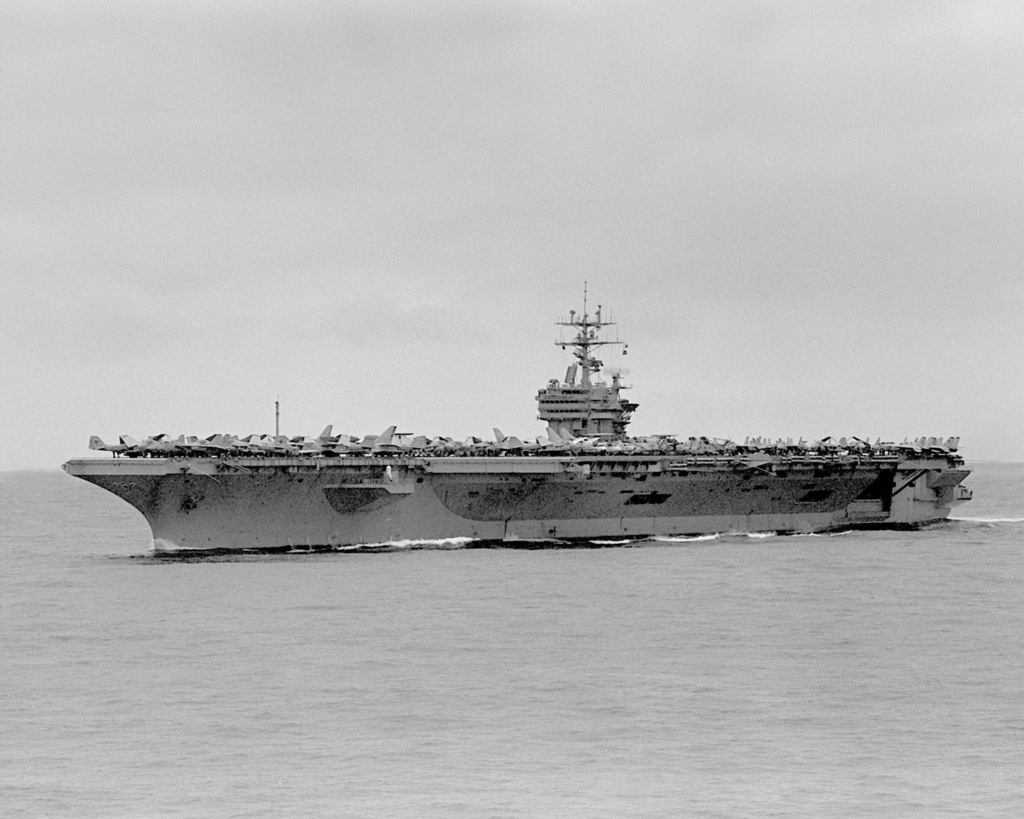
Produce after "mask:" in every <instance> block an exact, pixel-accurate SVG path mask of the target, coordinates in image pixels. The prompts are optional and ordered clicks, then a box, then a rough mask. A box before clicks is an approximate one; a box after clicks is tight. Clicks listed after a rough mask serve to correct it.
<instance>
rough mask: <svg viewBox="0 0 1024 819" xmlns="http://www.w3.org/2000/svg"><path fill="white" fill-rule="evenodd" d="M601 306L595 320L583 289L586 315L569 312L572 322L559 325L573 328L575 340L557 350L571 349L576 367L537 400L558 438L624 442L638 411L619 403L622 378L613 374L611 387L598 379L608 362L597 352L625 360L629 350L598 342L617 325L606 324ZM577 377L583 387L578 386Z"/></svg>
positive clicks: (543, 417) (620, 343) (550, 384)
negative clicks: (616, 351)
mask: <svg viewBox="0 0 1024 819" xmlns="http://www.w3.org/2000/svg"><path fill="white" fill-rule="evenodd" d="M601 309H602V308H601V305H598V306H597V310H596V312H595V313H594V315H591V314H590V312H589V309H588V303H587V285H586V283H584V285H583V312H582V313H577V312H576V311H575V310H570V311H569V318H568V320H565V319H560V320H559V321H556V322H555V325H556V326H558V327H568V328H571V330H572V332H573V333H574V335H573V336H572V337H571V338H568V339H556V341H555V344H556V345H558V346H559V347H561V348H562V349H563V350H564V349H565V348H566V347H571V348H572V354H573V356H574V358H575V359H576V363H574V364H572V365H570V367H569V369H568V370H567V371H566V373H565V381H564V382H563V383H561V384H560V383H559V382H558V381H557V380H556V379H552V380H551V381H549V382H548V386H547V388H546V389H543V390H541V391H540V392H539V393H538V394H537V402H538V405H539V408H540V415H539V418H540V419H541V420H542V421H547V422H548V425H549V426H550V427H553V428H554V429H555V430H556V431H557V432H558V433H559V435H564V436H568V437H572V438H578V437H581V436H582V437H597V438H623V437H625V432H626V425H627V424H628V423H629V420H630V416H631V414H632V412H633V410H635V409H636V408H637V405H636V404H634V403H631V402H629V401H626V400H624V399H622V398H620V397H619V390H621V389H625V388H626V387H625V385H623V384H622V383H621V382H620V376H619V374H618V373H613V374H612V383H611V385H610V386H609V385H607V384H605V383H604V382H603V381H601V380H600V379H598V378H597V376H598V375H599V374H600V372H601V368H602V367H603V366H604V362H603V361H601V360H600V359H598V358H597V356H596V355H595V352H596V351H597V350H598V349H599V348H601V347H606V346H609V345H618V346H621V347H622V348H623V355H625V354H626V351H627V350H628V346H629V345H627V344H626V343H625V342H623V341H620V340H619V339H618V338H616V339H614V340H613V339H603V338H601V336H600V333H601V331H602V330H603V329H604V328H605V327H611V326H613V325H615V322H614V321H610V320H607V321H606V320H605V319H604V317H603V316H602V315H601ZM577 371H579V374H580V381H579V384H577V383H576V374H577Z"/></svg>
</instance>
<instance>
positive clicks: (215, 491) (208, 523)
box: [64, 300, 971, 551]
mask: <svg viewBox="0 0 1024 819" xmlns="http://www.w3.org/2000/svg"><path fill="white" fill-rule="evenodd" d="M612 324H613V322H611V321H608V320H604V319H603V317H602V311H601V307H598V308H597V310H596V311H595V312H594V314H593V315H591V314H590V313H589V312H588V309H587V306H586V300H585V301H584V309H583V311H582V312H579V313H577V312H575V311H571V312H570V313H569V317H568V319H567V320H561V321H559V322H558V325H559V326H560V327H562V328H563V332H564V331H565V330H568V331H569V332H570V335H569V337H567V338H563V339H559V340H558V341H556V343H557V344H559V345H560V346H562V347H564V348H566V349H571V350H572V353H573V357H574V361H573V363H572V364H570V366H569V368H568V370H567V372H566V375H565V378H564V380H563V381H561V382H559V381H558V380H557V379H552V380H551V381H549V382H548V384H547V385H546V386H545V387H544V388H542V389H541V390H540V391H539V392H538V393H537V403H538V411H539V418H540V419H541V420H542V421H544V422H546V424H547V430H546V434H544V435H539V436H537V437H536V438H534V439H530V440H522V439H519V438H516V437H514V436H506V435H504V434H503V433H501V432H500V431H499V430H497V429H495V430H494V440H492V441H483V440H480V439H478V438H470V439H467V440H465V441H455V440H452V439H450V438H434V439H430V438H427V437H425V436H415V437H413V436H411V435H398V434H396V432H395V428H394V427H389V428H388V429H387V430H385V431H384V432H383V433H382V434H380V435H369V436H365V437H362V438H358V437H354V436H346V435H333V434H332V427H330V426H329V427H327V428H326V429H325V430H324V431H323V432H322V433H321V434H320V435H319V436H317V437H316V438H307V437H297V438H294V437H293V438H288V437H285V436H281V435H275V436H269V435H264V436H255V435H251V436H247V437H245V438H238V437H235V436H229V435H212V436H209V437H206V438H202V439H200V438H197V437H192V436H189V437H186V436H180V437H179V438H177V439H170V438H169V437H168V436H165V435H161V436H155V437H152V438H148V439H146V440H145V441H141V442H140V441H135V440H133V439H131V438H128V437H127V436H124V437H122V438H121V439H120V441H119V443H117V444H111V445H108V444H105V443H103V442H102V441H101V440H100V439H98V438H93V439H92V441H91V442H90V446H91V447H92V448H93V449H97V450H105V451H108V452H111V453H112V454H113V457H112V458H110V457H108V458H86V459H75V460H71V461H68V462H67V463H66V464H64V469H65V471H67V472H68V473H69V474H71V475H75V476H77V477H79V478H82V479H84V480H86V481H89V482H91V483H94V484H96V485H97V486H100V487H102V488H104V489H106V490H108V491H110V492H112V493H114V494H115V495H117V496H119V497H120V498H122V499H124V500H125V501H127V502H128V503H130V504H131V505H132V506H134V507H135V508H136V509H138V510H139V511H140V512H141V513H142V514H143V515H144V516H145V518H146V520H147V521H148V522H149V525H150V528H151V529H152V532H153V543H154V547H155V548H156V549H157V550H182V549H197V550H210V549H216V550H242V551H244V550H255V551H275V550H289V549H311V550H330V549H342V548H350V547H358V546H361V545H378V544H393V543H407V542H424V543H427V542H438V541H452V540H460V541H480V542H486V543H502V544H507V545H510V546H514V545H517V544H529V545H544V544H557V545H565V544H573V543H583V544H590V543H593V542H594V541H597V542H608V541H612V542H620V541H632V540H641V539H645V538H668V539H671V538H674V537H687V536H694V535H704V534H709V533H726V532H775V533H797V532H800V533H809V532H823V531H832V530H843V529H850V528H858V527H906V528H913V527H918V526H921V525H924V524H927V523H932V522H935V521H940V520H943V519H945V518H946V517H947V516H948V514H949V512H950V509H952V508H953V507H954V506H955V505H956V504H958V503H962V502H964V501H966V500H969V499H970V497H971V495H970V491H969V490H968V489H967V488H966V487H964V486H962V482H963V480H964V479H965V478H966V477H967V476H968V475H969V474H970V473H969V471H968V470H967V469H965V468H964V463H963V459H962V458H961V457H960V456H959V454H958V453H957V448H958V443H959V442H958V440H957V439H956V438H947V439H944V440H943V439H937V438H929V437H925V438H918V439H916V440H914V441H912V442H911V441H904V442H903V443H900V444H896V443H892V442H889V443H882V442H881V441H876V443H875V444H871V443H869V442H867V441H864V440H861V439H858V438H840V439H838V440H835V439H832V438H824V439H821V440H816V441H813V442H808V441H804V440H802V439H801V440H799V441H797V442H795V443H794V442H793V441H792V440H788V441H782V440H776V441H768V440H761V439H753V440H751V439H749V438H748V439H746V440H744V442H743V443H742V444H740V443H738V442H735V441H731V440H726V439H715V438H706V437H690V438H686V439H681V438H678V437H673V436H641V437H630V436H629V435H628V434H627V427H628V425H629V423H630V421H631V417H632V414H633V412H634V411H635V410H636V409H637V406H638V405H637V404H636V403H633V402H631V401H628V400H626V399H624V398H622V396H621V390H623V389H625V386H624V385H623V384H622V383H621V379H620V375H619V373H617V372H616V373H613V374H612V375H611V381H610V383H609V382H607V381H605V380H604V378H603V377H602V368H603V366H604V365H603V363H602V362H601V361H600V360H599V359H598V358H597V356H596V354H597V352H599V351H600V349H601V348H602V347H604V346H608V345H613V344H615V345H621V346H622V347H623V348H624V349H625V344H624V342H621V341H619V340H618V339H615V340H611V339H607V338H604V337H602V334H601V333H602V330H604V329H605V328H607V327H608V326H610V325H612Z"/></svg>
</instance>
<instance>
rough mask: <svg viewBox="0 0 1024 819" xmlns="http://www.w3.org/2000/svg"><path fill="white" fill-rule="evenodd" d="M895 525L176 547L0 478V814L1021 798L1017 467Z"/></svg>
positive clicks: (428, 810)
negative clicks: (158, 549)
mask: <svg viewBox="0 0 1024 819" xmlns="http://www.w3.org/2000/svg"><path fill="white" fill-rule="evenodd" d="M972 467H973V468H974V469H975V470H976V471H975V474H974V475H972V476H971V478H970V479H969V482H968V483H969V485H970V486H971V487H972V488H973V489H974V491H975V500H974V501H973V502H972V503H970V504H967V505H965V506H962V507H960V508H959V509H958V510H957V515H958V517H960V518H962V519H961V520H956V521H951V522H949V523H946V524H942V525H938V526H934V527H931V528H928V529H926V530H923V531H919V532H911V533H908V532H852V533H848V534H843V535H836V536H831V537H815V536H807V537H799V536H796V537H747V536H729V537H719V538H711V539H703V540H695V541H689V542H678V543H645V544H639V545H635V546H631V547H609V548H601V549H554V550H539V551H520V550H503V549H464V548H447V549H417V548H407V549H396V550H393V551H390V552H386V553H337V554H315V555H287V556H263V557H247V558H244V559H230V560H225V559H220V560H208V561H197V562H168V561H163V560H156V559H153V558H152V557H151V556H149V553H148V546H149V529H148V527H147V526H146V524H145V521H144V520H143V519H142V517H141V516H140V515H138V514H137V513H136V512H135V511H134V510H132V509H131V508H130V507H128V506H127V505H125V504H124V503H122V502H121V501H119V500H118V499H116V498H114V497H113V496H111V495H108V494H106V493H104V492H103V491H101V490H99V489H97V488H96V487H93V486H91V485H89V484H86V483H84V482H82V481H78V480H76V479H74V478H71V477H69V476H66V475H64V474H62V473H6V474H3V475H2V476H0V561H2V568H0V692H2V693H0V707H2V713H0V815H2V816H4V817H18V816H30V817H35V816H74V817H118V816H125V817H145V816H182V817H186V816H187V817H194V816H239V817H247V816H253V817H257V816H360V817H362V816H416V817H419V816H445V817H448V816H465V817H506V816H508V817H517V816H525V817H547V816H552V817H575V816H586V817H625V816H644V817H659V816H664V817H670V816H671V817H677V816H686V817H732V816H743V817H782V816H785V817H820V816H832V817H865V816H879V817H882V816H885V817H897V816H898V817H946V816H956V817H962V816H978V817H998V816H1006V817H1010V816H1013V817H1017V816H1020V815H1024V785H1022V780H1024V465H1021V464H995V463H977V464H973V465H972Z"/></svg>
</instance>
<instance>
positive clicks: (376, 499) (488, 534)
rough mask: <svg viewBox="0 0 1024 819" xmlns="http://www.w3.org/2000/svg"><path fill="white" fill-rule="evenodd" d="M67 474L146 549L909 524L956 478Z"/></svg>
mask: <svg viewBox="0 0 1024 819" xmlns="http://www.w3.org/2000/svg"><path fill="white" fill-rule="evenodd" d="M64 468H65V470H66V471H67V472H68V473H69V474H72V475H75V476H77V477H79V478H82V479H84V480H87V481H89V482H91V483H93V484H96V485H97V486H100V487H102V488H104V489H106V490H108V491H110V492H112V493H114V494H116V495H118V496H119V497H121V498H122V499H124V500H125V501H127V502H128V503H130V504H131V505H132V506H134V507H135V508H136V509H138V510H139V511H140V512H141V513H142V514H143V515H144V516H145V518H146V520H147V521H148V522H149V525H150V528H151V530H152V533H153V543H154V546H155V548H157V549H158V550H186V549H188V550H222V549H226V550H250V549H251V550H257V551H272V550H280V549H339V548H345V547H349V546H354V545H359V544H384V543H395V542H403V541H444V540H450V539H457V538H465V539H472V540H477V541H500V542H503V543H507V544H509V545H515V544H526V543H531V542H534V541H552V540H554V541H594V540H597V541H601V540H611V541H614V540H618V539H640V538H647V537H659V536H661V537H672V536H691V535H701V534H710V533H719V532H778V533H787V532H794V533H795V532H808V533H809V532H821V531H828V530H833V529H844V528H852V527H858V526H919V525H922V524H925V523H929V522H932V521H935V520H941V519H943V518H945V517H946V516H947V515H948V513H949V510H950V508H952V506H953V505H954V504H955V503H957V502H959V501H961V500H965V499H966V497H964V496H963V490H962V488H961V487H960V482H961V481H962V480H963V478H964V477H966V475H967V474H969V473H968V472H967V471H966V470H957V469H951V468H949V466H948V464H946V463H945V462H944V461H941V460H937V461H935V462H930V461H918V462H906V463H884V464H880V463H874V462H872V463H867V464H865V463H861V462H857V461H843V462H829V463H810V462H808V463H799V464H794V463H788V462H786V463H783V462H777V463H767V464H766V463H760V464H753V465H752V464H744V463H739V462H735V461H733V462H729V461H726V460H720V461H715V460H713V461H712V462H709V463H703V464H701V463H683V462H680V460H679V459H678V458H670V457H664V456H662V457H658V456H654V457H647V458H622V457H619V458H614V457H608V458H581V457H574V456H566V457H491V458H403V457H356V458H338V459H312V460H311V459H308V458H307V459H304V458H252V459H237V460H227V459H220V458H173V459H161V458H141V459H126V458H120V459H111V460H100V459H82V460H74V461H70V462H68V463H67V464H65V467H64Z"/></svg>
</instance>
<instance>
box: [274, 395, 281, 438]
mask: <svg viewBox="0 0 1024 819" xmlns="http://www.w3.org/2000/svg"><path fill="white" fill-rule="evenodd" d="M280 434H281V396H280V395H279V396H277V400H276V401H274V437H275V438H276V437H278V436H279V435H280Z"/></svg>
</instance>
